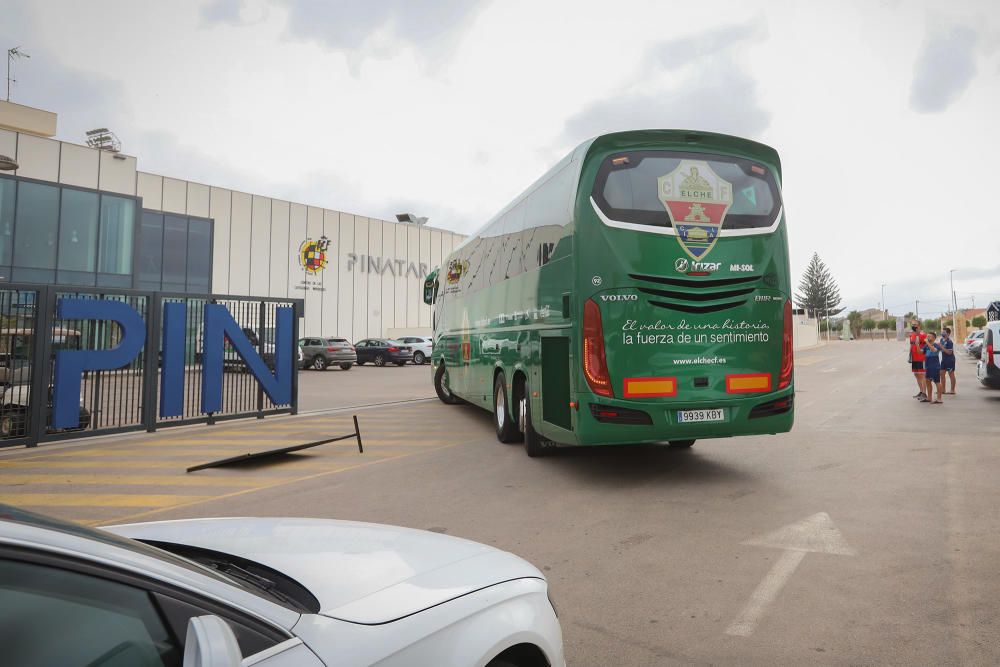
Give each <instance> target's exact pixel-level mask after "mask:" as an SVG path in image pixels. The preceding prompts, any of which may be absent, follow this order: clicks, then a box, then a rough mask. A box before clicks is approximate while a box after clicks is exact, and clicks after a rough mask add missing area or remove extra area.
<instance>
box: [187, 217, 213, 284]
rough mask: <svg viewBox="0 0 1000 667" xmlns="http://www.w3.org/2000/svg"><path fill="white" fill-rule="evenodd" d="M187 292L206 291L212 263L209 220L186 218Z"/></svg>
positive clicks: (210, 225)
mask: <svg viewBox="0 0 1000 667" xmlns="http://www.w3.org/2000/svg"><path fill="white" fill-rule="evenodd" d="M187 256H188V266H187V286H188V291H189V292H208V291H209V290H208V288H209V282H210V280H211V276H210V273H209V272H210V271H211V264H212V223H211V221H209V220H201V219H198V218H188V251H187Z"/></svg>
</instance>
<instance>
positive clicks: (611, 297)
mask: <svg viewBox="0 0 1000 667" xmlns="http://www.w3.org/2000/svg"><path fill="white" fill-rule="evenodd" d="M638 300H639V295H638V294H602V295H601V301H638Z"/></svg>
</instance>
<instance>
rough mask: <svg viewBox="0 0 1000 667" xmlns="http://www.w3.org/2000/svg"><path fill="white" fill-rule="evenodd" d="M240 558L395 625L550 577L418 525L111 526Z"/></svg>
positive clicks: (352, 611)
mask: <svg viewBox="0 0 1000 667" xmlns="http://www.w3.org/2000/svg"><path fill="white" fill-rule="evenodd" d="M104 530H107V531H109V532H112V533H115V534H117V535H122V536H124V537H129V538H132V539H136V540H146V541H156V542H167V543H171V544H182V545H189V546H193V547H199V548H203V549H211V550H213V551H219V552H222V553H227V554H231V555H234V556H240V557H242V558H246V559H248V560H252V561H255V562H257V563H261V564H263V565H266V566H268V567H271V568H274V569H275V570H278V571H280V572H283V573H284V574H286V575H287V576H289V577H291V578H292V579H295V580H296V581H298V582H299V583H300V584H302V585H303V586H305V587H306V588H307V589H309V591H310V592H311V593H312V594H313V595H314V596H316V598H317V599H318V600H319V603H320V613H321V614H323V615H325V616H330V617H332V618H337V619H340V620H344V621H350V622H353V623H364V624H378V623H387V622H390V621H394V620H396V619H399V618H402V617H404V616H409V615H411V614H415V613H417V612H419V611H422V610H424V609H427V608H429V607H433V606H434V605H438V604H441V603H442V602H447V601H448V600H452V599H454V598H457V597H460V596H462V595H466V594H468V593H471V592H473V591H476V590H479V589H482V588H486V587H488V586H492V585H495V584H498V583H500V582H503V581H510V580H512V579H522V578H538V579H544V577H543V576H542V573H541V572H539V571H538V569H537V568H535V567H534V566H533V565H531V564H530V563H528V562H527V561H525V560H523V559H521V558H518V557H517V556H515V555H513V554H510V553H507V552H505V551H500V550H499V549H494V548H493V547H490V546H487V545H485V544H479V543H478V542H472V541H469V540H463V539H460V538H457V537H450V536H448V535H441V534H439V533H432V532H428V531H423V530H414V529H412V528H400V527H398V526H386V525H382V524H374V523H360V522H356V521H337V520H329V519H273V518H260V519H257V518H238V519H193V520H183V521H159V522H153V523H137V524H129V525H122V526H110V527H107V528H104Z"/></svg>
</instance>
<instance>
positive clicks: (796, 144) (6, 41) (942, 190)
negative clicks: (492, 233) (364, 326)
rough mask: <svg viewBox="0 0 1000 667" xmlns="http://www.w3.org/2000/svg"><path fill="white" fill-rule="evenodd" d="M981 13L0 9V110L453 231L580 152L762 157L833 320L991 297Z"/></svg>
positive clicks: (603, 4) (264, 190) (198, 176)
mask: <svg viewBox="0 0 1000 667" xmlns="http://www.w3.org/2000/svg"><path fill="white" fill-rule="evenodd" d="M992 4H993V3H992V2H990V1H989V0H981V1H975V0H967V1H951V2H933V3H932V2H917V1H902V0H900V1H898V2H897V1H893V0H884V1H881V2H878V1H875V0H857V1H856V2H847V1H836V2H835V1H832V0H828V1H826V2H794V1H788V2H783V1H777V0H776V1H769V0H768V1H765V0H758V1H756V2H755V1H753V0H738V1H735V2H716V1H712V0H702V1H700V2H683V1H676V0H672V1H666V0H616V1H615V2H607V1H606V0H600V1H592V0H565V1H563V0H558V1H556V0H532V1H523V2H522V1H518V0H492V1H490V0H481V1H475V0H437V1H435V0H354V1H351V0H204V1H201V2H198V1H194V0H191V1H171V2H153V1H150V0H117V1H115V0H109V1H93V2H85V3H84V2H72V1H66V2H60V1H56V0H45V1H44V2H39V1H32V2H15V1H11V0H0V17H2V22H0V44H2V45H3V48H4V49H6V48H9V47H11V46H17V45H20V46H21V47H22V49H23V50H24V51H26V52H28V53H29V54H30V55H31V59H30V60H25V61H21V62H20V63H17V64H16V65H15V77H16V78H17V84H16V85H15V87H14V89H13V93H12V100H13V101H15V102H19V103H23V104H27V105H32V106H39V107H43V108H47V109H50V110H52V111H56V112H58V113H59V138H61V139H64V140H68V141H75V142H80V143H82V139H83V132H84V131H85V130H87V129H90V128H92V127H97V126H107V127H110V128H112V129H113V130H114V131H115V132H116V133H117V134H118V136H119V137H120V138H121V140H122V142H123V144H124V151H125V152H126V153H129V154H132V155H137V156H138V157H139V168H140V169H142V170H144V171H151V172H155V173H163V174H166V175H170V176H176V177H181V178H186V179H189V180H197V181H202V182H206V183H210V184H213V185H220V186H226V187H231V188H234V189H239V190H244V191H250V192H255V193H259V194H267V195H271V196H275V197H281V198H285V199H290V200H293V201H299V202H303V203H308V204H315V205H321V206H325V207H328V208H336V209H340V210H344V211H348V212H352V213H359V214H362V215H367V216H372V217H380V218H384V219H393V214H395V213H397V212H401V211H412V212H414V213H417V214H419V215H425V216H429V217H430V218H431V224H433V225H435V226H438V227H443V228H446V229H453V230H456V231H461V232H470V231H472V230H474V229H475V228H476V227H478V226H479V225H480V224H481V223H482V222H483V221H485V220H486V219H487V218H488V217H489V216H490V215H492V214H493V213H494V212H496V211H497V210H498V209H500V208H501V207H502V206H503V205H504V204H506V202H507V201H509V200H510V199H511V198H513V197H514V196H516V195H517V194H518V193H519V192H520V191H521V190H522V189H523V188H524V187H525V186H527V185H528V184H530V183H531V182H532V181H533V180H534V179H535V178H536V177H537V176H538V175H540V174H541V173H542V172H544V171H545V170H546V169H547V168H548V167H549V166H551V164H553V163H554V162H555V161H556V160H558V159H559V158H560V157H561V156H562V155H564V154H565V153H566V152H568V151H569V150H570V149H571V148H573V147H574V146H575V145H576V144H578V143H579V142H581V141H583V140H585V139H587V138H589V137H590V136H592V135H595V134H598V133H602V132H606V131H610V130H621V129H629V128H640V127H678V128H690V129H704V130H712V131H719V132H727V133H732V134H738V135H742V136H746V137H749V138H752V139H756V140H758V141H762V142H764V143H768V144H770V145H772V146H774V147H775V148H777V149H778V151H779V153H781V155H782V160H783V168H784V197H785V204H786V210H787V213H788V221H789V230H790V232H789V233H790V237H791V253H792V266H793V271H794V273H795V275H796V276H798V275H800V274H801V272H802V269H803V268H804V267H805V265H806V263H807V262H808V260H809V258H810V257H811V255H812V253H813V252H819V254H820V256H821V257H822V259H823V260H824V261H825V262H826V263H827V264H828V266H829V267H830V269H831V270H832V272H833V274H834V276H835V277H836V279H837V280H838V282H839V284H840V287H841V293H842V295H843V296H844V298H845V304H846V305H847V306H849V307H857V308H865V307H875V306H877V305H878V302H879V300H880V298H881V297H880V290H881V284H882V283H886V301H887V305H888V306H889V307H890V309H892V310H894V311H895V312H899V313H902V312H904V311H906V310H909V309H912V308H913V302H914V301H915V300H916V299H919V300H920V301H921V307H920V311H921V314H923V313H925V312H927V313H933V312H937V311H940V310H941V309H943V308H945V307H946V305H947V301H948V298H949V287H948V271H949V269H956V270H957V271H956V273H955V291H956V292H957V294H958V299H959V305H960V306H969V305H971V302H972V299H973V298H975V300H976V301H975V303H976V305H977V306H980V305H983V304H984V302H986V301H988V300H989V298H990V297H992V298H1000V215H998V213H997V210H996V208H994V204H993V199H994V197H995V193H996V192H997V191H998V190H1000V188H998V185H997V181H998V180H1000V177H998V175H997V174H995V173H994V171H993V168H994V167H993V166H994V164H996V162H997V157H996V155H995V153H997V152H1000V141H998V139H1000V129H998V123H997V121H996V119H995V117H996V114H997V109H998V108H1000V48H998V47H1000V19H998V17H997V14H996V12H995V11H991V5H992Z"/></svg>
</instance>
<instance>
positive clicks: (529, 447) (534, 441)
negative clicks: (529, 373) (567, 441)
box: [518, 380, 555, 458]
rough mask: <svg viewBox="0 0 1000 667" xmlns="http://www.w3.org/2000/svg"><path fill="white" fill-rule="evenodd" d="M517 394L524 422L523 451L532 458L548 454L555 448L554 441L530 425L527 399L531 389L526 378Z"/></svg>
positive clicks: (529, 406) (529, 403)
mask: <svg viewBox="0 0 1000 667" xmlns="http://www.w3.org/2000/svg"><path fill="white" fill-rule="evenodd" d="M518 396H519V399H520V405H519V406H518V409H519V411H520V413H521V421H522V422H524V451H525V452H527V454H528V456H530V457H532V458H536V457H539V456H548V455H549V454H551V453H552V451H553V450H554V449H555V443H554V442H552V441H551V440H546V439H545V438H543V437H542V436H541V435H539V433H538V431H536V430H535V427H534V426H533V425H532V421H531V401H530V400H529V399H528V397H529V396H531V391H530V389H529V387H528V381H527V380H524V381H523V385H522V387H521V392H520V394H518Z"/></svg>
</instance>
